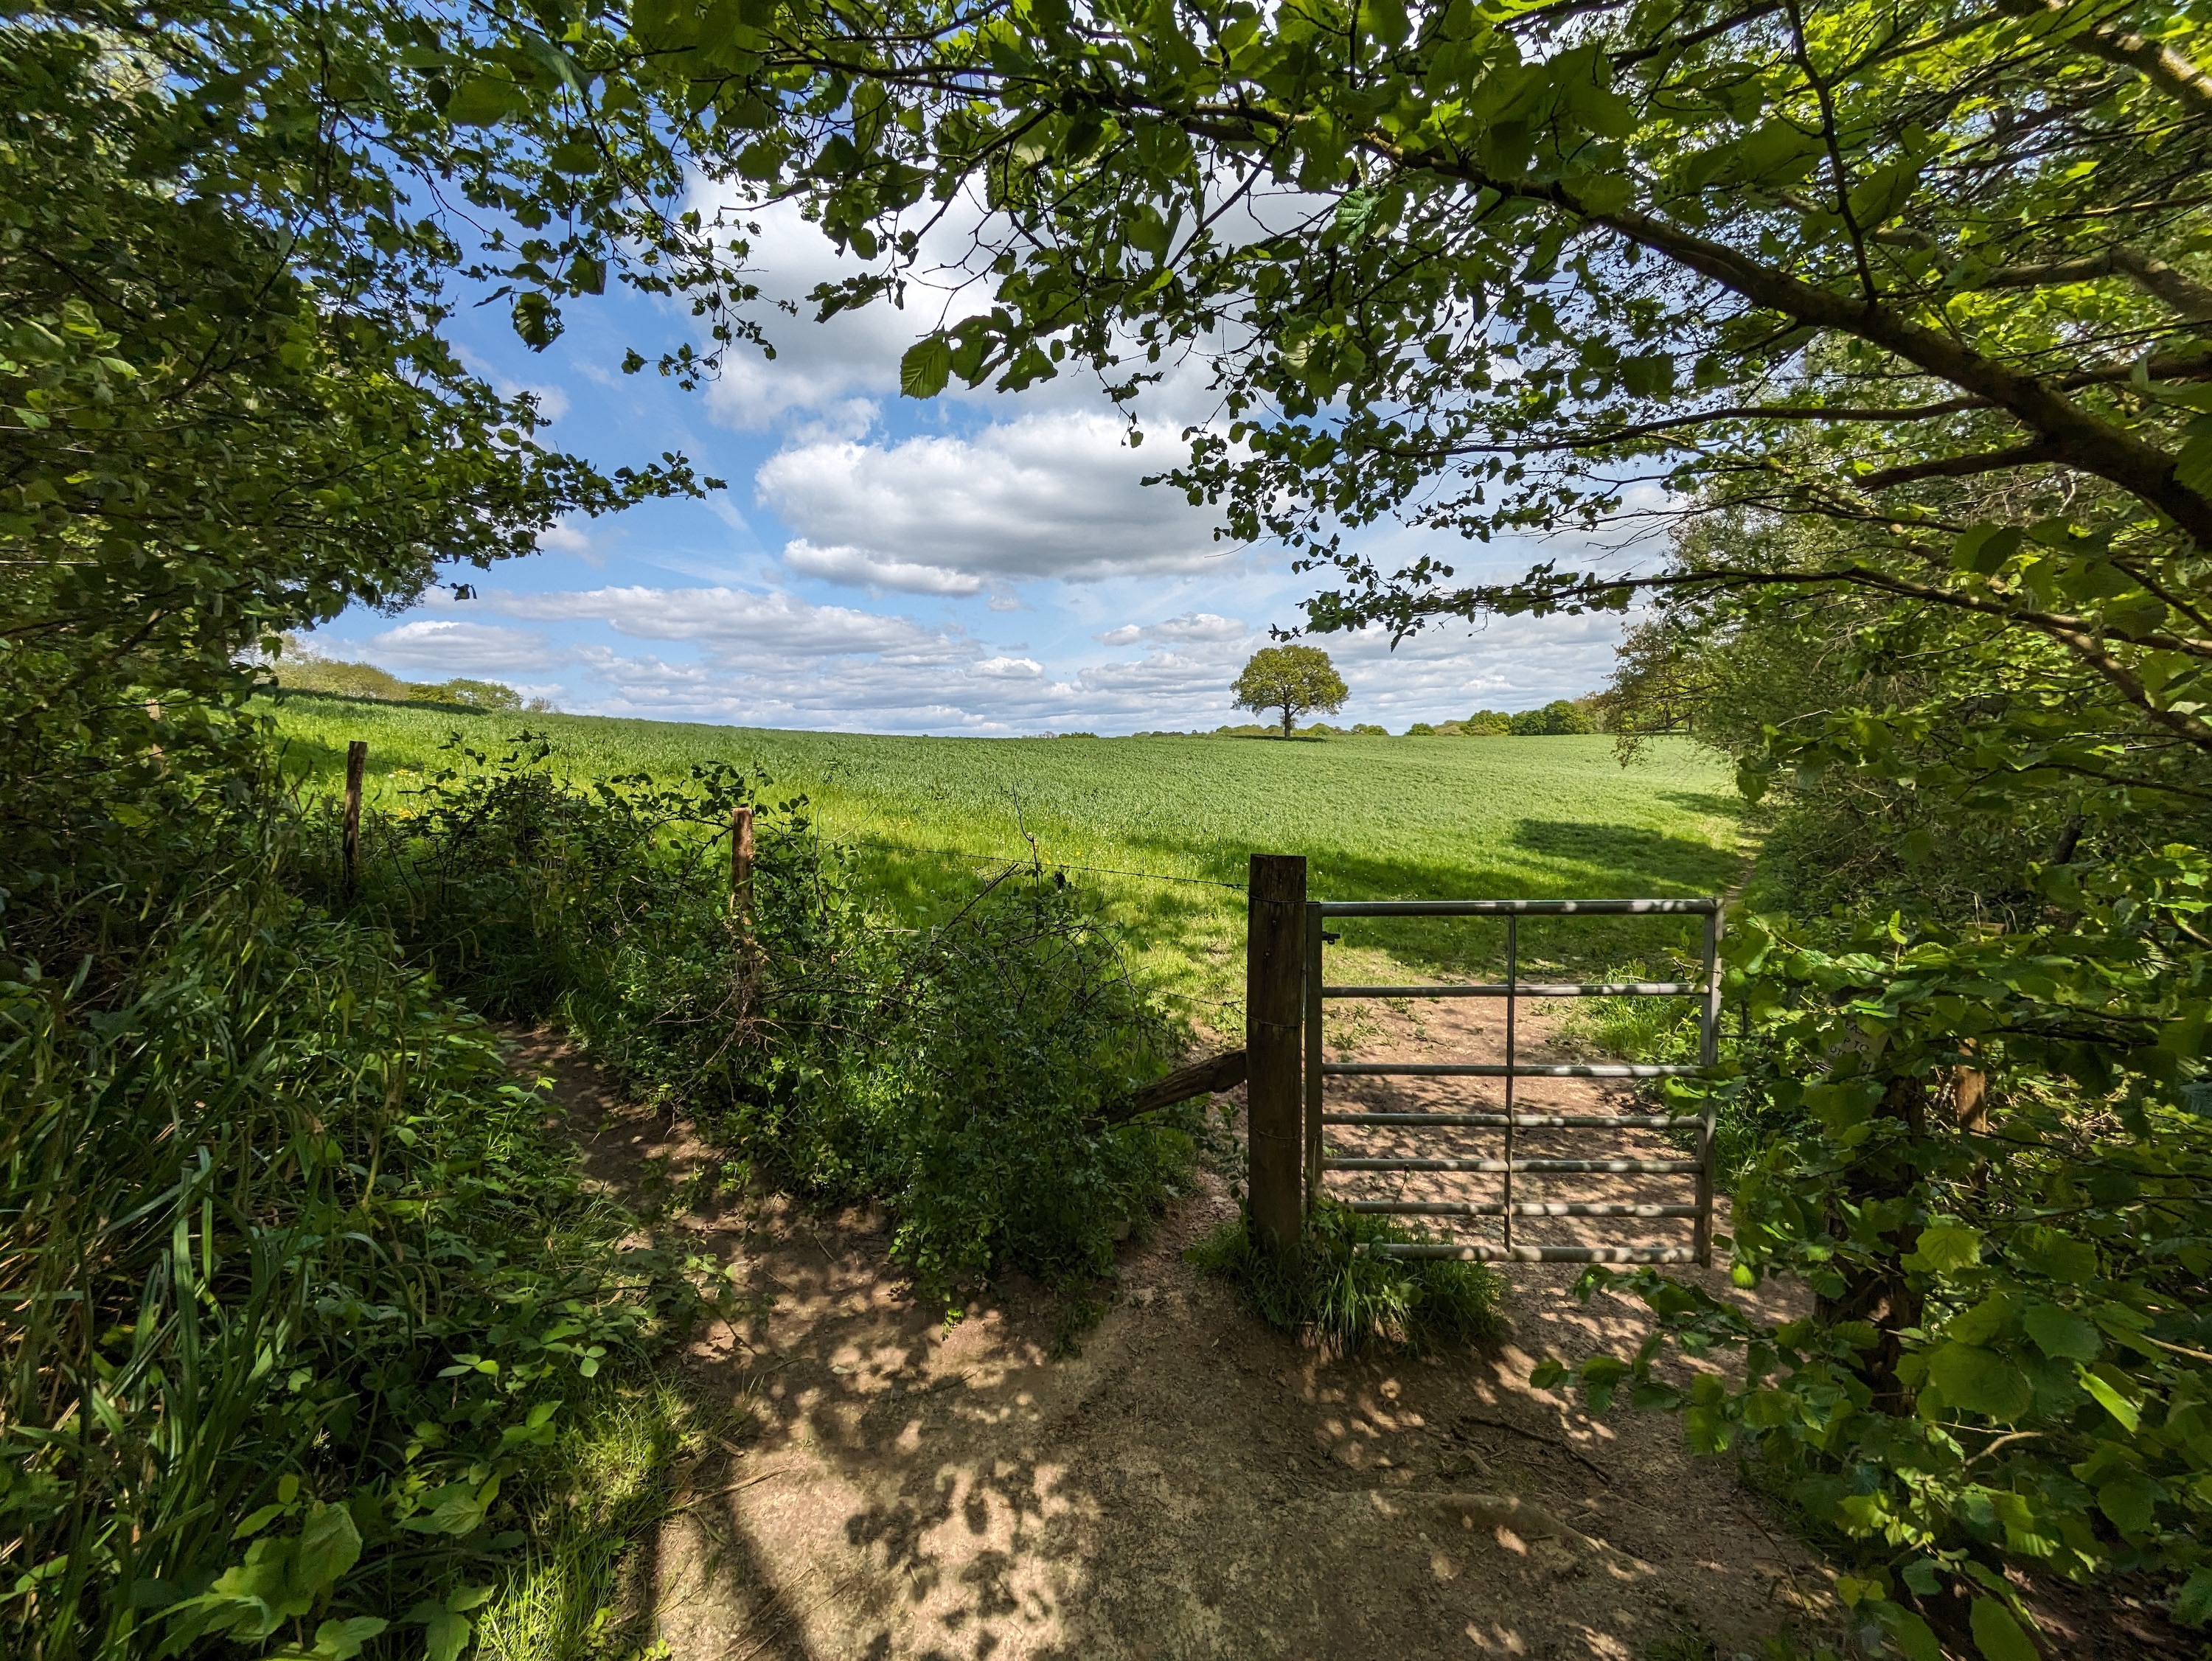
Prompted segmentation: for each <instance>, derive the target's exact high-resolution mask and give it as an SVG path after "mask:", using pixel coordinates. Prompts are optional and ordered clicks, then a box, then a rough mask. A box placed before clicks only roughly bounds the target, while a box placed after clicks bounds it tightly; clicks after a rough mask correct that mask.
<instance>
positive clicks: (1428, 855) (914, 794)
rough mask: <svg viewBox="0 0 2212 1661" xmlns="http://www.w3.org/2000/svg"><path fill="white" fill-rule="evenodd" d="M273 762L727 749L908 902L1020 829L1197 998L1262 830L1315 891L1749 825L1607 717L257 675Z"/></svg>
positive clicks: (917, 902) (1487, 876)
mask: <svg viewBox="0 0 2212 1661" xmlns="http://www.w3.org/2000/svg"><path fill="white" fill-rule="evenodd" d="M270 708H271V709H272V710H273V711H274V712H275V714H276V718H277V721H278V723H279V726H280V730H281V731H282V733H283V737H284V739H285V741H286V768H287V772H288V773H289V774H290V775H291V776H292V777H294V778H295V779H300V780H301V781H302V782H303V784H304V785H305V786H306V787H307V788H308V789H318V790H319V789H326V788H331V787H334V786H335V785H336V783H337V779H338V777H339V775H340V773H342V771H343V755H344V749H345V743H346V741H347V740H349V739H352V738H363V739H366V740H368V745H369V767H368V773H369V781H370V783H369V800H370V801H371V803H378V802H382V803H386V804H389V805H392V806H398V805H401V804H402V803H403V802H404V796H403V794H402V792H404V791H405V790H406V789H407V788H408V787H409V786H410V784H411V783H413V782H414V781H415V780H416V777H417V775H419V774H420V773H421V772H422V770H423V769H425V768H427V767H437V766H439V765H441V745H442V744H443V743H445V742H446V741H447V739H448V738H449V737H451V736H452V735H453V734H455V733H459V734H460V735H461V736H462V737H463V738H464V739H465V742H466V743H468V744H469V745H470V746H471V747H472V748H474V749H478V750H493V749H495V747H497V746H501V745H502V744H503V743H504V741H506V740H507V739H508V738H509V737H512V736H513V735H514V734H516V733H518V732H520V731H521V730H524V729H525V728H527V729H528V730H532V731H534V732H541V733H544V734H545V735H546V736H547V737H548V738H549V740H550V743H551V745H552V749H553V758H552V759H553V763H554V765H555V766H556V767H560V768H562V769H564V770H566V771H568V772H570V773H575V774H578V775H586V776H589V775H605V774H610V773H653V774H655V775H659V776H672V777H680V776H682V774H683V773H684V771H685V769H686V768H688V767H690V765H691V764H692V763H694V762H699V761H731V762H737V763H741V764H743V765H744V766H745V767H749V768H751V769H753V770H755V771H757V773H762V774H764V775H765V776H766V778H767V779H768V780H769V785H768V787H767V788H766V789H765V790H764V791H763V796H764V797H767V798H769V799H782V798H784V797H790V796H799V795H803V796H805V797H807V798H808V800H809V803H810V804H811V808H810V810H811V812H812V814H813V815H814V817H815V821H816V823H817V826H818V827H819V828H820V829H821V831H822V832H823V834H825V835H826V836H828V837H830V838H832V839H834V840H838V841H840V842H843V843H845V844H847V845H848V846H852V847H853V848H854V864H855V868H856V870H857V872H858V874H859V876H860V880H861V881H863V882H866V884H868V885H869V886H870V887H872V888H875V889H877V890H878V891H879V892H880V893H881V894H883V895H884V896H885V898H886V899H887V900H888V901H889V902H890V904H892V905H894V906H896V907H897V908H898V909H899V910H900V911H901V912H903V913H905V914H906V915H907V916H908V917H909V918H912V919H913V920H915V921H918V922H919V921H924V920H927V918H929V917H931V916H932V915H933V914H934V913H936V912H938V911H939V909H940V908H941V907H942V906H944V905H945V903H947V901H948V900H951V899H952V898H954V897H956V896H957V894H960V893H962V892H963V891H965V890H967V889H969V888H972V886H973V880H974V876H975V874H976V873H978V872H981V871H983V870H988V869H993V868H994V866H995V864H997V863H999V862H1003V861H1006V860H1009V859H1013V858H1027V857H1029V855H1030V849H1031V847H1032V839H1033V846H1034V847H1035V850H1036V853H1037V854H1038V855H1039V856H1041V857H1042V858H1043V859H1044V860H1046V861H1047V862H1048V863H1052V864H1060V865H1063V866H1066V867H1067V868H1069V872H1070V876H1072V877H1073V879H1074V880H1076V881H1078V882H1081V883H1082V884H1084V885H1085V887H1086V888H1091V889H1092V890H1094V891H1096V892H1097V893H1098V894H1100V895H1101V896H1102V898H1103V900H1104V901H1105V902H1106V903H1107V904H1108V905H1109V906H1110V908H1111V909H1112V911H1113V912H1114V914H1115V918H1116V919H1117V921H1119V922H1120V923H1121V924H1122V926H1123V927H1124V928H1125V929H1126V930H1127V931H1128V933H1129V935H1130V937H1131V939H1132V942H1133V944H1134V946H1135V948H1136V949H1138V950H1139V953H1140V954H1141V955H1143V956H1144V957H1145V958H1146V960H1147V961H1150V962H1151V963H1152V966H1153V967H1155V969H1156V970H1158V972H1159V973H1161V975H1162V979H1163V980H1164V982H1166V983H1169V984H1171V985H1176V987H1178V988H1179V989H1180V990H1182V991H1184V992H1185V993H1186V994H1187V995H1189V996H1192V997H1197V998H1200V1000H1202V1001H1206V1002H1212V1001H1213V1000H1215V999H1218V998H1221V997H1227V996H1229V995H1231V993H1232V992H1233V991H1234V987H1233V985H1232V984H1231V983H1232V979H1233V972H1234V971H1235V970H1236V969H1237V966H1239V965H1241V962H1242V954H1243V942H1242V927H1243V911H1242V907H1243V897H1242V895H1241V894H1238V893H1237V892H1236V891H1235V890H1234V888H1232V887H1228V886H1221V885H1225V884H1229V885H1233V884H1241V883H1242V882H1243V876H1244V868H1245V861H1246V859H1247V858H1248V857H1249V855H1250V854H1252V853H1255V852H1267V853H1302V854H1304V855H1305V856H1306V858H1307V859H1308V861H1309V868H1308V869H1309V885H1310V892H1311V893H1312V894H1314V896H1315V897H1316V898H1326V899H1347V900H1348V899H1417V898H1437V897H1452V896H1459V897H1483V898H1491V897H1507V898H1511V897H1523V896H1535V895H1574V896H1589V897H1599V896H1615V895H1623V894H1661V895H1682V894H1712V893H1717V892H1718V891H1720V890H1722V889H1723V888H1727V887H1729V885H1730V884H1732V883H1733V882H1735V881H1736V880H1737V879H1738V878H1739V877H1740V876H1741V873H1742V870H1743V868H1744V864H1745V856H1746V852H1747V840H1746V837H1745V832H1744V827H1743V823H1742V819H1741V804H1740V803H1739V802H1738V801H1737V798H1736V797H1735V794H1734V791H1733V790H1732V789H1731V787H1730V785H1729V779H1728V777H1727V773H1726V771H1725V769H1724V768H1723V767H1721V766H1720V765H1718V764H1717V762H1716V761H1714V760H1713V758H1712V757H1711V756H1710V755H1707V754H1705V752H1703V751H1701V750H1699V749H1696V748H1694V747H1693V746H1692V745H1691V744H1690V743H1687V742H1686V741H1685V742H1677V741H1666V742H1662V743H1661V744H1659V745H1657V746H1656V747H1655V751H1654V755H1653V756H1652V758H1651V759H1650V760H1648V761H1643V762H1640V763H1638V765H1637V766H1635V767H1630V768H1626V769H1624V768H1622V767H1620V764H1619V763H1618V762H1616V761H1614V760H1613V745H1612V741H1611V740H1610V739H1607V738H1603V737H1550V738H1504V737H1500V738H1464V737H1433V738H1374V737H1334V738H1326V739H1313V740H1298V741H1293V742H1291V743H1285V742H1283V741H1281V740H1279V739H1273V738H1256V737H1189V738H1181V737H1176V738H1154V737H1146V738H914V737H875V736H869V735H864V734H848V733H829V732H784V731H775V730H764V729H757V728H747V727H714V726H700V725H691V724H682V723H676V722H661V721H629V720H611V719H605V718H597V717H591V716H571V715H531V716H521V715H511V714H507V715H487V714H479V713H474V712H467V711H462V710H457V709H453V708H449V707H444V706H425V705H413V704H388V703H375V702H370V701H367V700H361V701H356V700H340V699H329V698H318V697H312V696H306V695H301V694H289V695H285V696H283V697H281V698H279V699H276V700H272V701H271V703H270ZM1343 932H1344V934H1345V936H1346V941H1345V944H1346V947H1347V948H1351V949H1363V948H1364V949H1367V950H1370V951H1375V950H1380V951H1383V952H1386V953H1388V954H1389V955H1390V956H1391V957H1393V958H1395V959H1396V960H1398V961H1401V962H1403V963H1406V964H1408V965H1414V966H1419V967H1425V968H1433V969H1450V968H1455V967H1459V968H1463V967H1469V966H1471V965H1473V964H1476V963H1480V962H1486V961H1492V959H1493V958H1494V955H1495V952H1496V949H1497V947H1498V936H1499V925H1498V924H1495V923H1488V922H1474V921H1461V922H1447V921H1433V920H1423V921H1418V922H1416V921H1410V920H1396V921H1383V922H1355V923H1352V924H1347V926H1346V928H1345V930H1344V931H1343ZM1678 937H1679V936H1678V933H1677V932H1676V925H1674V924H1668V923H1663V922H1659V921H1656V920H1643V919H1595V918H1577V919H1559V920H1552V919H1545V920H1541V921H1536V920H1532V921H1531V922H1529V923H1528V924H1525V925H1524V931H1523V942H1524V951H1525V953H1526V954H1527V955H1528V957H1529V958H1530V960H1531V961H1532V962H1543V961H1550V962H1582V963H1593V964H1595V963H1607V964H1613V963H1626V962H1630V961H1639V960H1642V959H1646V958H1650V957H1653V956H1655V955H1657V954H1658V953H1660V952H1662V951H1663V950H1664V949H1666V948H1668V946H1670V945H1672V944H1674V943H1675V942H1676V940H1677V939H1678Z"/></svg>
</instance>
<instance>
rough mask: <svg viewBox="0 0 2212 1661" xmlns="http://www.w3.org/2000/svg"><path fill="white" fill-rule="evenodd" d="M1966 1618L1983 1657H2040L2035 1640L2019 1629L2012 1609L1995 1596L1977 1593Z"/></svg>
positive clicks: (2015, 1660)
mask: <svg viewBox="0 0 2212 1661" xmlns="http://www.w3.org/2000/svg"><path fill="white" fill-rule="evenodd" d="M1967 1621H1968V1623H1969V1624H1970V1625H1971V1626H1972V1628H1973V1631H1974V1645H1975V1647H1977V1648H1978V1649H1979V1650H1980V1651H1981V1652H1982V1655H1983V1657H1984V1661H2043V1658H2042V1652H2040V1651H2039V1650H2038V1649H2037V1648H2036V1647H2035V1642H2034V1640H2033V1639H2031V1638H2030V1637H2029V1636H2028V1635H2027V1633H2026V1632H2025V1631H2024V1630H2022V1629H2021V1624H2020V1622H2019V1621H2018V1620H2017V1619H2015V1617H2014V1615H2013V1612H2012V1611H2011V1610H2010V1609H2007V1608H2006V1607H2005V1606H2004V1605H2003V1604H2002V1603H1999V1602H1997V1600H1996V1598H1994V1597H1977V1598H1976V1599H1975V1600H1974V1606H1973V1609H1972V1611H1970V1613H1969V1614H1968V1616H1967Z"/></svg>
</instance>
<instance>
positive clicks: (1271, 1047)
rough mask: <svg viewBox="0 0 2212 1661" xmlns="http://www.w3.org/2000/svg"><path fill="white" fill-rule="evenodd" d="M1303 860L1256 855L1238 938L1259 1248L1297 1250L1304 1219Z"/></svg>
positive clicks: (1250, 1186)
mask: <svg viewBox="0 0 2212 1661" xmlns="http://www.w3.org/2000/svg"><path fill="white" fill-rule="evenodd" d="M1305 902H1306V862H1305V860H1304V858H1303V857H1302V856H1299V855H1296V854H1273V853H1255V854H1254V855H1253V856H1252V867H1251V887H1250V891H1249V900H1248V902H1247V910H1246V914H1245V917H1246V922H1245V944H1244V1050H1245V1057H1246V1086H1247V1089H1246V1097H1245V1103H1246V1105H1245V1135H1246V1145H1247V1148H1248V1149H1249V1156H1250V1162H1249V1167H1248V1173H1247V1179H1246V1184H1245V1193H1246V1198H1247V1203H1248V1205H1249V1215H1250V1219H1251V1226H1252V1232H1253V1236H1254V1239H1255V1242H1256V1243H1257V1244H1258V1245H1259V1246H1260V1247H1261V1250H1263V1251H1266V1252H1273V1253H1277V1254H1280V1253H1282V1252H1292V1251H1296V1250H1297V1246H1298V1242H1299V1239H1300V1236H1301V1234H1302V1233H1303V1230H1304V1210H1305V1207H1304V1195H1303V1192H1302V1190H1303V1188H1304V1181H1303V1179H1304V1163H1305V1161H1304V1152H1305V1149H1304V1141H1305V1137H1304V1124H1303V1122H1302V1121H1303V1119H1304V1112H1303V1109H1304V1082H1305V1078H1304V1073H1305V1065H1304V1054H1303V1050H1304V1046H1303V1045H1302V1044H1301V1043H1300V1041H1299V1040H1300V1039H1301V1037H1302V1035H1303V1028H1304V1013H1305V1010H1304V1003H1305V997H1304V992H1305V986H1304V981H1305V949H1304V948H1305V922H1306V914H1305Z"/></svg>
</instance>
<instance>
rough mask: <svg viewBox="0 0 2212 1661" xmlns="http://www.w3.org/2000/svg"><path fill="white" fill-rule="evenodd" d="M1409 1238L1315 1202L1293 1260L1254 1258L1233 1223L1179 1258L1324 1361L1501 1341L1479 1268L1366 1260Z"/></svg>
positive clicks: (1490, 1292) (1489, 1287)
mask: <svg viewBox="0 0 2212 1661" xmlns="http://www.w3.org/2000/svg"><path fill="white" fill-rule="evenodd" d="M1415 1238H1417V1237H1416V1236H1414V1235H1413V1234H1408V1233H1407V1231H1406V1230H1405V1229H1403V1228H1399V1227H1397V1226H1396V1225H1395V1224H1394V1223H1392V1222H1390V1221H1389V1219H1388V1218H1385V1217H1380V1216H1376V1215H1372V1214H1370V1213H1368V1212H1363V1211H1354V1210H1352V1209H1349V1208H1347V1207H1346V1206H1342V1205H1339V1204H1334V1203H1329V1202H1326V1201H1324V1202H1323V1203H1322V1204H1320V1205H1318V1206H1316V1208H1315V1209H1314V1210H1313V1212H1312V1214H1311V1215H1310V1216H1309V1217H1308V1219H1307V1222H1306V1234H1305V1240H1304V1245H1303V1248H1302V1249H1301V1250H1300V1251H1298V1252H1295V1253H1291V1254H1289V1255H1286V1256H1284V1257H1275V1256H1272V1255H1270V1254H1269V1253H1267V1252H1262V1251H1261V1250H1259V1248H1258V1247H1256V1246H1254V1245H1253V1243H1252V1236H1251V1230H1250V1228H1249V1226H1248V1224H1247V1222H1246V1220H1245V1219H1244V1217H1243V1216H1242V1215H1238V1216H1237V1217H1233V1218H1231V1219H1230V1220H1229V1221H1228V1222H1225V1223H1223V1224H1222V1225H1221V1226H1220V1227H1219V1228H1217V1229H1215V1230H1214V1231H1213V1232H1212V1234H1208V1235H1207V1236H1206V1238H1205V1239H1204V1240H1200V1241H1199V1243H1198V1244H1197V1245H1195V1246H1192V1247H1191V1248H1190V1250H1189V1251H1188V1252H1186V1253H1185V1255H1186V1256H1187V1257H1188V1258H1189V1259H1190V1261H1191V1262H1192V1263H1194V1264H1197V1265H1198V1266H1199V1267H1200V1269H1204V1270H1209V1271H1211V1272H1212V1273H1214V1274H1217V1275H1222V1276H1226V1277H1227V1278H1229V1279H1230V1280H1231V1281H1233V1282H1235V1283H1236V1284H1237V1288H1238V1289H1239V1290H1240V1291H1241V1292H1242V1293H1243V1295H1244V1298H1245V1300H1246V1301H1247V1302H1248V1303H1249V1305H1250V1306H1251V1307H1252V1310H1253V1312H1255V1314H1257V1315H1258V1316H1259V1317H1260V1318H1261V1319H1262V1320H1264V1321H1266V1322H1267V1325H1270V1326H1272V1327H1273V1328H1274V1329H1275V1330H1276V1331H1279V1332H1290V1333H1295V1334H1297V1336H1299V1337H1312V1338H1314V1339H1315V1340H1316V1341H1317V1342H1318V1343H1320V1344H1321V1345H1322V1348H1324V1349H1328V1350H1329V1351H1331V1352H1333V1353H1336V1354H1351V1353H1356V1352H1358V1351H1359V1350H1363V1349H1372V1348H1376V1347H1378V1346H1381V1347H1389V1346H1402V1347H1404V1348H1407V1349H1414V1350H1425V1349H1437V1348H1441V1347H1443V1346H1445V1345H1449V1344H1465V1343H1488V1342H1490V1341H1491V1340H1492V1339H1495V1338H1496V1337H1498V1336H1499V1335H1500V1334H1501V1333H1502V1332H1503V1331H1504V1319H1503V1318H1502V1317H1501V1316H1500V1315H1499V1313H1498V1301H1499V1282H1498V1276H1497V1275H1496V1274H1495V1273H1493V1272H1492V1270H1490V1269H1488V1268H1487V1267H1486V1266H1485V1265H1484V1264H1479V1263H1468V1262H1462V1261H1458V1260H1455V1259H1452V1258H1415V1259H1413V1260H1410V1261H1408V1260H1403V1259H1400V1258H1385V1257H1376V1256H1372V1255H1370V1253H1369V1252H1368V1251H1367V1250H1366V1248H1367V1247H1368V1246H1371V1245H1373V1244H1374V1243H1375V1242H1376V1241H1380V1240H1413V1239H1415Z"/></svg>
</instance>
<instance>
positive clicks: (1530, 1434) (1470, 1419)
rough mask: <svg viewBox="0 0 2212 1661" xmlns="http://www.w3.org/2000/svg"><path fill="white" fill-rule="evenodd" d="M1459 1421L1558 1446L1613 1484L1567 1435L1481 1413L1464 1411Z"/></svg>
mask: <svg viewBox="0 0 2212 1661" xmlns="http://www.w3.org/2000/svg"><path fill="white" fill-rule="evenodd" d="M1458 1422H1459V1423H1461V1424H1474V1425H1488V1426H1489V1427H1490V1428H1492V1430H1504V1431H1510V1432H1511V1433H1512V1434H1514V1435H1516V1436H1523V1437H1526V1438H1527V1439H1528V1440H1530V1441H1532V1442H1535V1443H1538V1444H1540V1445H1541V1446H1545V1447H1549V1448H1556V1449H1558V1450H1559V1452H1562V1453H1564V1454H1565V1455H1566V1456H1567V1457H1568V1458H1571V1459H1573V1460H1576V1461H1577V1462H1578V1463H1579V1464H1583V1465H1586V1466H1588V1467H1589V1470H1590V1471H1591V1472H1592V1474H1594V1475H1595V1476H1596V1477H1597V1479H1598V1481H1600V1482H1603V1483H1604V1484H1605V1485H1606V1486H1607V1488H1611V1487H1612V1486H1613V1477H1612V1476H1611V1475H1610V1474H1609V1473H1608V1472H1607V1470H1606V1468H1605V1467H1604V1466H1603V1465H1601V1464H1598V1462H1597V1461H1596V1460H1595V1459H1593V1458H1590V1457H1589V1454H1587V1453H1585V1452H1583V1451H1582V1450H1581V1449H1580V1448H1578V1447H1577V1446H1575V1445H1574V1444H1573V1443H1572V1442H1570V1441H1568V1440H1566V1439H1565V1437H1562V1436H1547V1435H1546V1434H1544V1433H1543V1432H1542V1431H1541V1430H1524V1429H1522V1428H1521V1427H1520V1426H1519V1425H1516V1424H1508V1423H1507V1422H1505V1421H1504V1420H1503V1419H1486V1418H1484V1417H1483V1416H1482V1415H1480V1414H1479V1413H1462V1414H1461V1415H1459V1420H1458Z"/></svg>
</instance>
